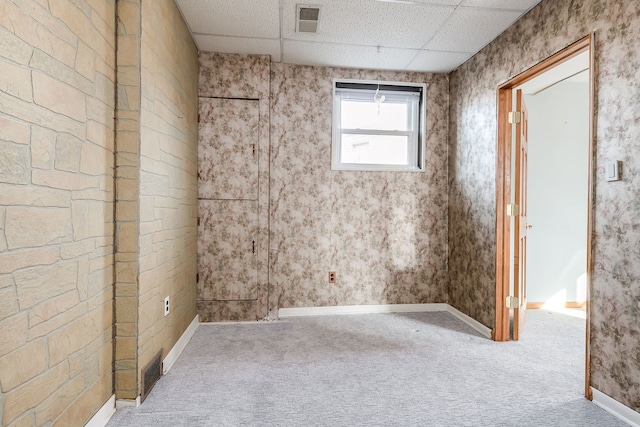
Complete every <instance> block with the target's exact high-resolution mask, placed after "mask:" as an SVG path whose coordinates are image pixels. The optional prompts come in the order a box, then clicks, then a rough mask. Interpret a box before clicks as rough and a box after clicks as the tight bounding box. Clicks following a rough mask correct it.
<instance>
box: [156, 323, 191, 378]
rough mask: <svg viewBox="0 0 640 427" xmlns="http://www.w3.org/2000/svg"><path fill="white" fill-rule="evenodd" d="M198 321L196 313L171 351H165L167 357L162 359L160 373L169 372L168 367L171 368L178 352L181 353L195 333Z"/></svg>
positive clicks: (178, 354)
mask: <svg viewBox="0 0 640 427" xmlns="http://www.w3.org/2000/svg"><path fill="white" fill-rule="evenodd" d="M199 323H200V322H199V320H198V315H197V314H196V317H195V318H194V319H193V321H191V323H190V324H189V326H187V329H186V330H185V331H184V332H183V334H182V336H181V337H180V338H179V339H178V341H177V342H176V344H175V345H174V346H173V348H172V349H171V351H169V353H167V357H165V358H164V360H163V361H162V375H164V374H166V373H167V372H169V369H171V367H172V366H173V364H174V363H176V360H178V357H179V356H180V353H182V350H184V348H185V347H186V346H187V343H188V342H189V340H190V339H191V337H192V336H193V334H195V333H196V329H198V324H199Z"/></svg>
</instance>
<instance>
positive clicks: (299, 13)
mask: <svg viewBox="0 0 640 427" xmlns="http://www.w3.org/2000/svg"><path fill="white" fill-rule="evenodd" d="M320 9H321V6H315V5H303V4H298V5H296V32H298V33H316V32H318V21H319V20H320Z"/></svg>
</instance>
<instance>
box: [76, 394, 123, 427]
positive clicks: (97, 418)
mask: <svg viewBox="0 0 640 427" xmlns="http://www.w3.org/2000/svg"><path fill="white" fill-rule="evenodd" d="M115 413H116V395H115V394H112V395H111V397H110V398H109V399H108V400H107V401H106V402H105V403H104V405H102V407H101V408H100V409H98V412H96V413H95V415H94V416H93V417H91V419H90V420H89V422H87V423H86V424H85V425H84V426H85V427H104V426H106V425H107V423H108V422H109V420H110V419H111V417H113V414H115Z"/></svg>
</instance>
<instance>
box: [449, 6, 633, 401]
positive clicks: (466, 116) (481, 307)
mask: <svg viewBox="0 0 640 427" xmlns="http://www.w3.org/2000/svg"><path fill="white" fill-rule="evenodd" d="M591 31H595V33H596V44H595V58H596V60H595V62H596V64H595V70H593V71H594V72H595V80H596V86H597V91H596V92H597V93H596V99H595V103H596V105H595V111H596V117H595V121H596V128H597V131H596V141H595V151H596V152H595V161H596V165H595V166H596V174H595V177H594V178H595V200H594V203H595V207H594V212H593V214H594V219H595V229H594V239H593V242H594V252H593V265H594V267H593V272H592V273H593V276H592V285H591V286H592V287H591V361H590V362H591V385H592V386H593V387H595V388H597V389H598V390H600V391H602V392H603V393H605V394H607V395H609V396H611V397H613V398H614V399H616V400H618V401H620V402H622V403H623V404H625V405H627V406H629V407H631V408H632V409H634V410H636V411H638V410H640V380H639V378H640V357H638V355H639V354H640V341H639V340H638V336H640V310H639V309H638V305H639V301H640V297H639V293H638V284H639V283H640V262H638V260H639V259H640V221H639V220H638V218H640V203H638V200H640V126H638V117H640V103H638V99H639V98H640V79H639V78H638V70H640V54H639V53H638V49H637V46H638V45H639V44H640V3H639V2H637V1H624V0H585V1H581V2H574V1H569V0H564V1H559V0H543V1H542V2H541V3H540V4H539V5H538V6H536V7H535V8H534V9H532V10H531V11H530V12H529V13H528V14H527V15H525V16H524V17H523V18H522V19H520V20H519V21H518V22H516V23H515V24H514V25H513V26H511V27H510V28H509V29H507V30H506V31H505V32H504V33H503V34H502V35H500V36H499V37H498V38H497V39H496V40H494V41H493V42H491V43H490V44H489V45H488V46H487V47H485V48H484V49H483V50H482V51H480V52H479V53H478V54H476V55H475V56H474V57H473V58H471V59H470V60H469V61H467V62H466V63H465V64H464V65H462V66H461V67H460V68H459V69H458V70H457V71H455V72H454V73H452V74H451V75H450V83H451V88H450V96H451V103H450V109H451V113H450V119H451V125H450V136H449V172H450V178H449V247H450V255H449V266H450V284H449V297H450V303H451V304H452V305H454V306H455V307H456V308H458V309H460V310H461V311H463V312H465V313H466V314H468V315H470V316H472V317H473V318H475V319H476V320H478V321H480V322H482V323H484V324H485V325H487V326H493V320H494V297H495V166H496V92H497V87H498V85H499V84H500V83H502V82H506V81H507V80H509V79H510V78H511V77H513V76H515V75H517V74H518V73H520V72H522V71H524V70H526V69H527V68H529V67H531V66H533V65H535V64H536V63H538V62H540V61H541V60H543V59H545V58H547V57H548V56H550V55H551V54H553V53H554V52H556V51H558V50H560V49H562V48H563V47H565V46H567V45H569V44H571V43H573V42H575V41H576V40H578V39H580V38H582V37H585V36H587V35H589V34H590V32H591ZM611 160H621V161H622V164H623V174H622V181H620V182H613V183H611V182H606V181H605V180H604V164H605V162H607V161H611ZM525 332H526V331H525Z"/></svg>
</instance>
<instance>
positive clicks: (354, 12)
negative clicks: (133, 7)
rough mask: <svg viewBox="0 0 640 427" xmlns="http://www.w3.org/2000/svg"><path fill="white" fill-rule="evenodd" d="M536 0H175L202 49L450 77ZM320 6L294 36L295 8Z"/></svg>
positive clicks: (318, 63) (304, 62)
mask: <svg viewBox="0 0 640 427" xmlns="http://www.w3.org/2000/svg"><path fill="white" fill-rule="evenodd" d="M539 2H540V0H413V1H404V0H316V1H313V2H311V3H305V2H301V1H296V0H176V3H177V5H178V7H179V8H180V11H181V12H182V15H183V16H184V18H185V20H186V22H187V25H188V26H189V28H190V30H191V33H192V34H193V38H194V40H195V42H196V44H197V45H198V49H199V50H200V51H208V52H223V53H245V54H268V55H271V59H272V61H273V62H285V63H289V64H300V65H319V66H329V67H349V68H370V69H379V70H404V71H422V72H449V71H452V70H454V69H456V68H457V67H458V66H459V65H461V64H462V63H464V62H465V61H466V60H467V59H469V58H470V57H471V56H473V55H474V54H475V53H476V52H478V51H479V50H480V49H482V48H483V47H484V46H486V45H487V44H488V43H489V42H491V41H492V40H493V39H495V38H496V37H497V36H498V35H499V34H500V33H502V32H503V31H504V30H505V29H507V28H508V27H509V26H511V24H513V23H514V22H515V21H517V20H518V19H519V18H520V17H521V16H522V15H524V14H525V13H526V12H527V11H528V10H529V9H531V8H532V7H533V6H535V5H536V4H538V3H539ZM298 4H301V5H314V6H315V5H318V6H320V7H321V12H320V20H319V23H318V31H317V33H313V34H311V33H299V32H296V5H298Z"/></svg>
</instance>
